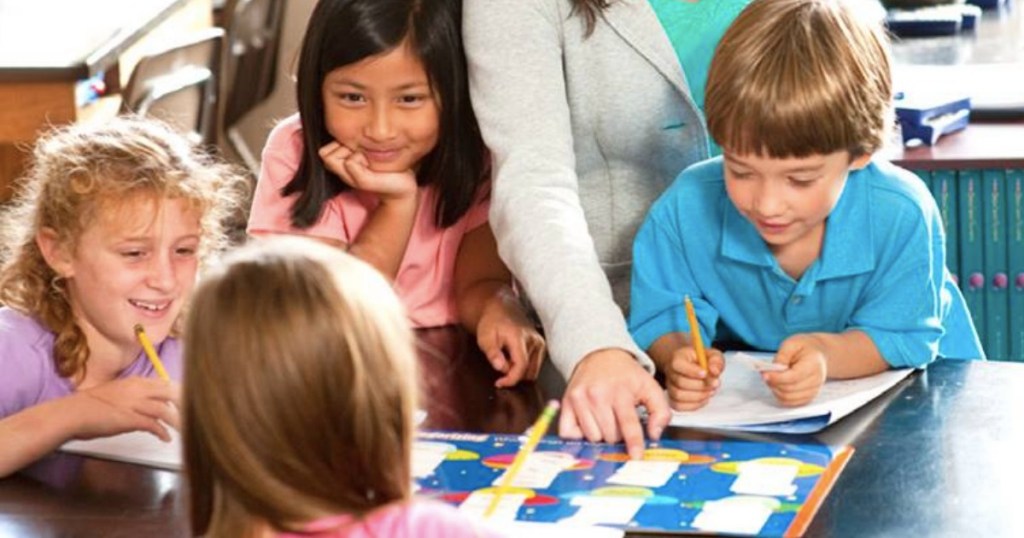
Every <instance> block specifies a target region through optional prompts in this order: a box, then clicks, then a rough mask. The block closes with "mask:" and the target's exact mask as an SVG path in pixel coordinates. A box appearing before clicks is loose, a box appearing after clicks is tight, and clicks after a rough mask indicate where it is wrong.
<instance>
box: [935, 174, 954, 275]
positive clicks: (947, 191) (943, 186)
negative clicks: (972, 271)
mask: <svg viewBox="0 0 1024 538" xmlns="http://www.w3.org/2000/svg"><path fill="white" fill-rule="evenodd" d="M932 196H934V197H935V203H936V204H938V206H939V214H940V215H941V216H942V224H943V226H944V227H945V230H946V267H947V268H949V272H950V274H952V275H953V282H955V283H956V284H957V285H959V284H960V233H959V230H960V226H959V224H958V223H959V221H960V219H959V213H958V210H957V198H958V196H957V183H956V171H954V170H936V171H934V172H932Z"/></svg>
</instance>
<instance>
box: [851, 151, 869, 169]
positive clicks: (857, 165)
mask: <svg viewBox="0 0 1024 538" xmlns="http://www.w3.org/2000/svg"><path fill="white" fill-rule="evenodd" d="M872 156H873V154H872V153H865V154H864V155H861V156H860V157H857V158H856V159H854V160H852V161H850V170H860V169H861V168H864V167H865V166H867V165H868V163H869V162H871V157H872Z"/></svg>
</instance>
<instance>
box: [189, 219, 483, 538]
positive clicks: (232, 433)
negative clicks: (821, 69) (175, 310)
mask: <svg viewBox="0 0 1024 538" xmlns="http://www.w3.org/2000/svg"><path fill="white" fill-rule="evenodd" d="M211 320H216V322H215V323H211ZM186 333H187V334H188V336H189V337H188V339H187V340H186V341H185V363H186V367H185V390H184V411H183V415H184V430H183V442H184V454H185V468H186V474H187V477H188V480H189V491H190V496H191V507H192V531H193V534H195V535H197V536H292V534H287V533H296V534H295V535H301V536H338V537H340V536H348V537H363V536H484V535H486V534H485V533H484V532H483V529H480V528H476V527H475V526H474V525H473V524H472V523H470V522H469V521H466V520H463V519H462V518H461V516H460V515H459V513H458V511H457V510H455V509H454V508H453V507H449V506H447V505H444V504H440V503H428V502H414V501H412V500H411V497H410V495H411V492H410V490H411V485H412V469H411V455H412V454H411V449H412V443H413V433H414V423H413V413H414V411H415V409H416V353H415V349H414V347H413V335H412V332H411V330H410V329H409V328H408V323H407V321H406V318H405V315H404V312H403V310H402V306H401V305H400V303H399V302H398V299H397V297H396V296H395V294H394V292H392V291H391V290H390V289H389V286H388V284H387V282H386V281H385V280H384V279H383V278H382V277H381V276H380V275H379V274H377V273H376V272H375V271H374V270H373V269H372V268H371V267H370V266H368V265H366V264H364V263H363V262H360V261H359V260H357V259H355V258H353V257H352V256H349V255H347V254H345V253H344V252H341V251H340V250H338V249H335V248H331V247H328V246H325V245H322V244H320V243H317V242H315V241H312V240H310V239H302V238H275V239H268V240H265V241H260V240H257V241H254V242H252V243H250V244H249V245H247V246H245V247H243V248H241V249H239V250H238V251H235V252H234V253H232V254H231V255H229V258H228V260H226V263H225V265H224V267H223V268H221V269H220V270H219V271H217V272H216V273H215V274H213V275H211V276H209V277H208V278H205V279H204V280H203V282H202V283H201V284H200V285H199V288H198V289H197V291H196V296H195V299H194V300H193V302H192V305H191V308H190V312H189V317H188V322H187V325H186Z"/></svg>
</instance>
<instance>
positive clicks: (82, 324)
mask: <svg viewBox="0 0 1024 538" xmlns="http://www.w3.org/2000/svg"><path fill="white" fill-rule="evenodd" d="M244 181H245V179H244V178H243V177H242V176H240V175H236V174H235V173H234V172H233V171H232V170H231V169H229V168H228V167H227V166H225V165H223V164H218V163H215V162H213V161H212V160H211V159H210V158H208V157H207V156H205V155H203V154H201V153H199V152H198V150H197V149H195V148H193V147H192V146H190V145H189V144H188V143H187V142H186V141H185V140H184V139H183V138H182V137H180V136H179V135H177V134H176V133H174V132H172V131H171V130H170V129H169V128H168V127H166V126H164V125H162V124H159V123H155V122H152V121H146V120H141V119H129V118H119V119H114V120H112V121H110V122H109V123H106V124H103V125H97V126H86V125H77V126H72V127H67V128H64V129H62V130H58V131H55V132H52V133H50V134H49V135H47V136H44V137H43V138H42V139H40V140H39V141H38V143H37V145H36V149H35V154H34V165H33V167H32V169H31V171H30V172H29V174H28V176H27V178H26V180H25V181H24V182H23V184H22V185H20V186H19V189H20V190H19V194H18V198H17V199H16V200H15V202H14V204H13V207H12V208H11V209H10V210H9V211H8V212H7V213H6V214H5V215H4V222H3V223H2V228H0V245H2V251H3V260H4V263H3V266H2V267H0V303H2V304H4V305H5V306H3V307H2V308H0V372H3V374H0V439H3V440H4V441H3V447H4V449H3V450H2V451H0V476H6V475H8V474H10V473H12V472H14V471H16V470H18V469H20V468H21V467H24V466H25V465H27V464H29V463H31V462H32V461H34V460H36V459H38V458H39V457H41V456H43V455H44V454H46V453H48V452H51V451H52V450H54V449H56V448H57V447H59V446H60V445H61V444H62V443H64V442H65V441H68V440H70V439H73V438H77V439H84V438H90V437H98V436H104V435H113V434H116V433H123V432H128V431H133V430H146V431H149V432H152V433H153V434H154V435H156V436H158V437H160V438H161V439H164V440H168V439H169V437H168V432H167V429H166V427H165V425H164V424H169V425H172V426H175V425H176V424H177V412H176V410H175V409H174V408H173V407H172V406H169V405H167V404H168V402H175V401H176V400H177V398H178V396H177V394H178V391H177V386H176V385H175V384H169V383H166V382H164V381H162V380H159V379H153V378H154V377H155V375H154V372H153V367H152V365H151V364H150V363H149V361H148V360H147V358H146V357H145V356H144V354H143V351H142V347H141V345H140V343H139V341H138V340H137V339H136V335H135V332H134V326H135V325H136V324H141V325H142V326H143V327H144V329H145V331H146V333H147V336H148V337H149V338H150V340H151V341H152V342H153V343H154V344H155V345H156V348H157V350H158V353H159V355H160V358H161V359H162V361H163V363H164V365H165V366H166V369H167V371H168V372H169V373H170V376H171V377H172V378H175V379H177V378H178V377H179V374H180V372H181V359H180V348H179V343H178V341H177V340H176V339H175V338H174V337H173V336H172V335H173V334H174V333H175V325H176V322H177V319H178V315H179V313H180V312H181V311H182V308H183V307H184V305H185V303H186V301H187V299H188V297H189V294H190V292H191V290H192V286H193V283H194V281H195V278H196V271H197V266H198V265H199V263H200V261H201V260H202V259H203V258H204V257H206V256H207V255H209V254H210V253H212V252H214V251H216V250H218V249H219V248H220V247H221V246H222V243H223V242H224V238H225V234H224V231H223V230H222V225H221V223H222V221H223V220H224V218H225V217H226V216H228V215H229V213H230V212H231V211H234V210H237V209H238V208H239V206H240V203H241V196H240V195H241V193H242V192H243V191H242V190H240V189H239V188H238V187H240V186H242V185H244Z"/></svg>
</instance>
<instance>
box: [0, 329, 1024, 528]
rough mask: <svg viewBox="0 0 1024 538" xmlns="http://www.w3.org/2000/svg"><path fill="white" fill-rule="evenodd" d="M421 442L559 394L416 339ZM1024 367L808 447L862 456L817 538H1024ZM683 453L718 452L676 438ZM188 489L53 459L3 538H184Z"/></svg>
mask: <svg viewBox="0 0 1024 538" xmlns="http://www.w3.org/2000/svg"><path fill="white" fill-rule="evenodd" d="M421 341H422V342H423V351H422V353H421V358H420V361H421V373H422V376H423V378H424V387H425V390H426V395H425V397H424V398H423V401H422V402H421V405H422V407H423V408H425V409H426V410H427V413H428V416H427V420H426V423H425V426H426V427H427V428H434V429H450V430H472V431H485V432H504V433H519V432H522V431H523V430H525V429H526V428H527V427H528V426H529V424H530V423H531V422H532V421H533V419H534V418H535V417H536V415H537V414H538V413H539V412H540V409H541V408H542V406H543V403H544V401H545V400H546V399H547V398H550V397H556V396H558V395H559V394H561V392H562V390H563V389H564V384H563V383H562V382H561V379H560V378H559V376H558V375H557V374H556V373H555V371H554V369H553V368H551V367H550V366H549V365H548V366H546V367H545V369H544V371H543V372H542V378H541V380H540V382H538V383H536V384H526V385H524V386H521V387H519V388H516V389H512V390H497V389H495V388H494V387H493V382H494V380H495V378H496V376H495V375H494V373H493V372H492V371H491V369H490V367H489V366H488V365H487V363H486V361H485V360H484V358H483V356H482V355H480V354H479V352H478V351H476V350H475V347H474V346H473V343H472V341H471V340H470V339H469V338H467V337H466V335H465V334H464V333H462V332H461V331H459V330H455V329H435V330H431V331H425V332H422V333H421ZM1021 409H1024V365H1021V364H1015V363H999V362H959V361H942V362H939V363H936V364H934V365H932V366H931V367H930V368H929V369H928V370H926V371H924V372H919V373H915V374H913V375H912V376H911V377H910V378H908V379H907V380H905V381H903V382H901V383H900V384H899V385H897V386H896V387H895V388H894V389H893V390H891V391H889V392H887V393H886V394H884V395H883V396H881V397H880V398H879V399H877V400H875V401H873V402H871V403H870V404H868V405H867V406H866V407H864V408H862V409H861V410H859V411H857V412H856V413H854V414H852V415H850V416H848V417H846V418H845V419H843V420H842V421H840V422H839V423H837V424H835V425H833V426H831V427H830V428H828V429H826V430H824V431H823V432H821V433H819V434H817V435H815V436H813V437H802V436H788V437H787V436H763V435H760V436H758V438H759V439H766V438H767V439H775V440H779V441H796V442H806V441H815V440H816V441H819V442H825V443H829V444H851V445H853V446H854V447H855V449H856V452H855V453H854V455H853V457H852V459H851V460H850V463H849V464H848V465H847V467H846V470H845V471H844V472H843V474H842V475H841V476H840V478H839V480H838V481H837V482H836V484H835V486H834V488H833V490H832V492H831V494H830V495H829V496H828V498H827V499H826V500H825V503H824V505H823V506H822V508H821V510H820V511H819V512H818V515H817V517H816V518H815V519H814V521H813V522H812V524H811V527H810V529H809V531H808V535H809V536H987V537H991V536H1024V518H1020V517H1019V516H1018V514H1017V511H1018V510H1020V507H1019V500H1018V498H1017V497H1018V495H1017V492H1018V491H1019V489H1020V482H1021V480H1022V479H1024V458H1022V457H1021V451H1022V447H1024V420H1021V418H1020V410H1021ZM667 435H670V436H672V437H674V438H679V439H705V440H706V439H708V438H712V439H714V438H720V437H721V436H719V435H718V434H715V433H712V432H705V431H698V430H681V429H670V430H669V432H668V434H667ZM186 502H187V501H186V498H185V497H184V494H183V483H182V478H181V475H180V474H178V473H174V472H168V471H160V470H155V469H150V468H146V467H140V466H135V465H128V464H120V463H112V462H107V461H102V460H97V459H92V458H86V457H80V456H72V455H67V454H56V455H54V456H52V457H50V458H48V459H47V460H44V461H42V462H40V463H38V464H36V465H35V466H33V467H31V468H29V469H27V470H25V471H22V472H21V473H19V474H16V475H15V476H13V477H10V478H8V479H5V480H0V535H3V536H6V535H15V536H85V537H88V536H97V537H99V536H104V537H117V536H125V537H128V536H132V537H134V536H187V535H188V526H187V521H186V520H187V507H186Z"/></svg>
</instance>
